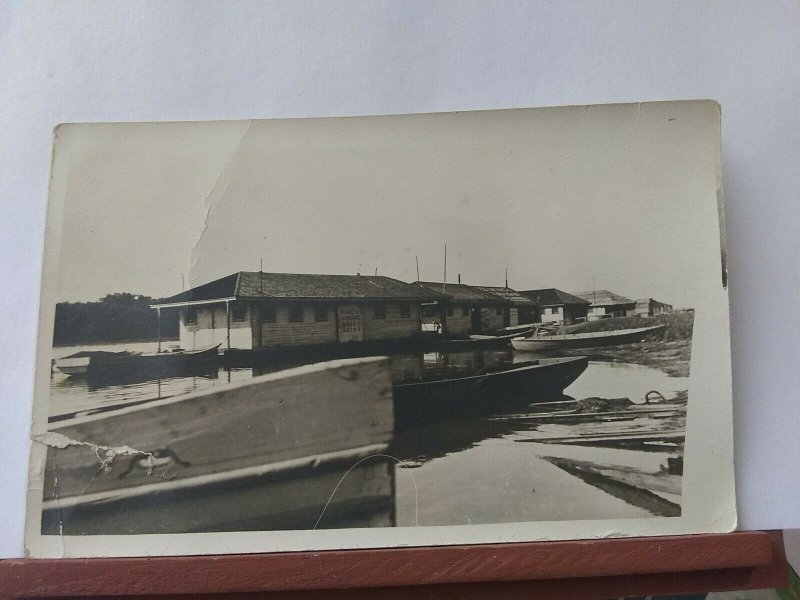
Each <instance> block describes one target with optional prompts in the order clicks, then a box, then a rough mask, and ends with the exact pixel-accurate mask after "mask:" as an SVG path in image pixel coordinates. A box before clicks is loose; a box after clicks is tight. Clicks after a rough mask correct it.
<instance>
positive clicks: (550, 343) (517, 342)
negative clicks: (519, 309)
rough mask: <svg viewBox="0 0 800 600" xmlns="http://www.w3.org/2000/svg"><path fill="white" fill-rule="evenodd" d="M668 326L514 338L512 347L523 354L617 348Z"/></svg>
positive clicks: (640, 339) (639, 340)
mask: <svg viewBox="0 0 800 600" xmlns="http://www.w3.org/2000/svg"><path fill="white" fill-rule="evenodd" d="M665 327H666V325H654V326H653V327H638V328H636V329H618V330H616V331H597V332H595V333H568V334H562V335H557V334H553V335H534V336H531V337H514V338H512V339H511V345H512V346H513V347H514V350H519V351H521V352H537V351H539V350H561V349H565V348H594V347H598V346H617V345H619V344H632V343H635V342H641V341H642V340H643V339H644V338H646V337H647V336H649V335H653V334H656V333H660V332H662V331H663V330H664V328H665Z"/></svg>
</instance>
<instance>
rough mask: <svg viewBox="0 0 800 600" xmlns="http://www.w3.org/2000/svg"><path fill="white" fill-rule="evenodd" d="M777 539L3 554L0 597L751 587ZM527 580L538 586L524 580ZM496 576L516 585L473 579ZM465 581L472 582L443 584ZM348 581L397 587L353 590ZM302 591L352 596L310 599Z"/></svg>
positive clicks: (594, 593) (770, 570)
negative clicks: (34, 556) (85, 555)
mask: <svg viewBox="0 0 800 600" xmlns="http://www.w3.org/2000/svg"><path fill="white" fill-rule="evenodd" d="M782 539H783V538H782V535H781V533H780V532H759V531H756V532H739V533H731V534H707V535H688V536H671V537H652V538H623V539H606V540H579V541H563V542H531V543H516V544H486V545H472V546H442V547H427V548H392V549H377V550H347V551H327V552H294V553H275V554H248V555H238V556H184V557H163V558H122V559H53V560H6V561H0V597H56V596H62V597H63V596H73V597H75V596H90V595H99V594H103V595H124V594H134V593H135V594H140V595H158V594H200V593H203V594H233V593H243V592H282V591H288V590H305V592H303V594H302V596H300V595H286V594H279V595H275V594H271V595H265V596H263V597H265V598H282V597H286V598H294V597H297V598H299V597H303V598H311V597H318V598H327V597H331V598H343V597H345V596H346V597H348V598H361V597H363V598H368V597H369V598H376V597H384V598H389V597H398V598H399V597H400V594H399V593H398V590H401V591H402V594H403V595H402V597H403V598H408V597H420V598H422V597H439V598H442V597H453V598H455V597H460V598H467V597H475V598H477V597H487V594H489V595H491V596H492V597H498V598H499V597H503V598H511V597H522V593H523V592H525V593H528V594H530V593H531V590H537V589H538V590H539V591H540V592H541V594H538V593H537V595H536V596H535V597H537V598H555V597H566V598H571V599H574V598H587V599H588V598H608V597H613V596H628V595H634V594H651V593H668V592H678V591H680V592H691V591H701V590H704V589H708V586H711V588H712V589H749V588H753V587H768V586H770V585H780V584H781V583H783V582H785V575H784V573H783V570H782V569H784V568H785V557H784V555H783V548H782V544H783V541H782ZM573 578H577V579H573ZM531 580H539V582H538V583H536V584H529V583H519V582H525V581H528V582H530V581H531ZM565 580H569V582H567V583H565ZM493 581H501V582H517V583H506V584H505V585H500V586H499V587H494V586H493V585H489V584H487V583H484V584H483V585H480V582H493ZM467 582H471V583H473V584H475V583H479V585H472V586H453V587H450V588H448V587H447V585H445V584H461V583H467ZM723 585H724V586H725V587H720V586H723ZM397 586H415V587H412V588H398V587H397ZM419 586H421V587H419ZM426 586H427V587H426ZM348 588H384V590H385V589H386V588H395V589H394V590H389V591H376V590H374V589H370V590H366V589H365V590H362V591H361V592H360V593H357V592H355V591H353V590H351V589H348ZM448 589H449V590H450V591H451V592H452V594H450V595H448ZM307 590H347V592H346V594H345V593H344V592H343V593H340V594H338V595H337V594H332V595H331V594H328V595H324V594H323V595H319V594H312V595H310V594H309V592H307ZM409 590H413V591H415V593H414V594H413V596H409ZM564 592H569V593H564ZM562 593H564V594H563V595H562ZM443 594H444V595H443ZM527 597H531V596H527Z"/></svg>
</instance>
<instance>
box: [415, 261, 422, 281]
mask: <svg viewBox="0 0 800 600" xmlns="http://www.w3.org/2000/svg"><path fill="white" fill-rule="evenodd" d="M414 258H415V259H416V261H417V283H419V282H420V281H421V280H420V278H419V256H415V257H414Z"/></svg>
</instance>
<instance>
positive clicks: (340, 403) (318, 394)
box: [44, 358, 394, 521]
mask: <svg viewBox="0 0 800 600" xmlns="http://www.w3.org/2000/svg"><path fill="white" fill-rule="evenodd" d="M320 413H324V414H326V415H328V417H327V418H326V419H322V420H320V419H318V418H316V416H317V415H319V414H320ZM393 426H394V418H393V402H392V388H391V379H390V372H389V366H388V360H387V359H381V358H362V359H349V360H339V361H331V362H328V363H322V364H317V365H307V366H305V367H299V368H297V369H290V370H288V371H283V372H280V373H273V374H270V375H264V376H261V377H258V378H254V379H252V380H249V381H247V382H245V383H237V384H229V385H226V386H222V387H219V388H212V389H209V390H203V391H200V392H195V393H192V394H187V395H184V396H180V397H175V398H168V399H165V400H160V401H156V402H153V403H149V404H144V405H139V406H135V407H130V408H127V409H122V410H119V411H114V412H111V413H105V414H101V415H92V416H86V417H78V418H75V419H72V420H70V421H67V422H63V423H59V424H58V425H57V426H54V427H52V428H51V431H52V432H54V433H55V434H60V435H62V436H66V438H69V439H70V440H76V441H78V442H86V443H88V444H97V445H100V446H110V447H120V446H129V447H131V448H135V449H136V450H138V451H142V452H150V453H156V455H157V456H161V457H165V456H166V457H171V458H168V459H163V458H162V459H157V462H156V463H155V467H154V469H153V471H152V472H150V473H148V469H149V466H148V465H150V464H151V463H149V462H148V459H147V458H146V456H144V455H141V454H134V455H119V456H117V457H116V459H115V460H114V461H113V464H112V466H111V468H110V469H109V470H108V471H103V470H99V469H98V457H97V454H96V453H95V451H94V450H93V449H92V448H91V447H89V446H86V445H69V446H66V447H63V448H55V447H51V448H49V449H48V453H47V462H46V468H45V481H44V499H45V501H46V504H45V507H46V508H48V507H49V505H48V503H47V501H48V500H49V501H52V502H51V504H53V506H52V507H50V508H48V510H53V511H60V512H59V516H60V517H61V519H62V521H63V520H64V519H68V515H67V513H66V512H65V510H66V509H67V508H69V507H70V506H73V508H75V507H77V508H78V509H81V508H83V509H84V510H85V509H86V506H89V508H90V510H94V509H97V510H101V509H102V505H103V503H104V502H105V503H108V502H113V501H115V500H119V497H120V496H124V494H125V491H126V490H135V491H136V493H138V494H145V493H147V494H151V495H152V494H159V493H164V492H169V491H174V490H173V488H175V487H180V489H185V488H186V487H187V486H190V485H192V484H193V482H195V481H197V482H202V485H208V484H209V480H212V481H215V478H219V477H228V478H229V479H230V477H232V476H233V475H232V473H233V474H235V473H239V472H241V470H242V469H245V470H246V469H251V468H253V467H259V468H260V467H262V466H263V465H276V464H280V463H282V462H283V463H287V461H288V463H289V464H291V465H294V463H292V461H295V462H298V461H299V463H298V464H299V465H301V466H302V465H305V464H306V463H308V464H312V465H313V464H314V463H315V461H320V460H323V459H324V460H327V458H326V457H332V456H334V457H335V456H339V455H344V454H346V455H347V456H350V455H351V454H354V453H355V454H358V453H359V452H362V453H364V452H366V453H367V454H371V453H375V452H376V450H375V447H376V446H385V444H386V443H388V442H389V440H390V439H391V435H392V431H393ZM60 439H63V438H60ZM340 458H341V457H340ZM349 465H352V460H350V462H349ZM286 468H289V467H288V466H287V467H286ZM294 468H297V465H294ZM56 475H57V478H56ZM229 483H230V482H229ZM197 485H198V486H199V485H201V483H198V484H197ZM100 496H102V497H100ZM168 512H169V511H167V513H168ZM167 516H168V515H167Z"/></svg>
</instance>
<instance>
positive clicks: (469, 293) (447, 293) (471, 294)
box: [414, 281, 505, 304]
mask: <svg viewBox="0 0 800 600" xmlns="http://www.w3.org/2000/svg"><path fill="white" fill-rule="evenodd" d="M414 285H419V286H421V287H422V288H424V289H426V290H428V291H431V292H435V293H438V294H439V295H440V296H441V295H442V294H444V297H447V298H449V299H450V300H452V301H453V302H469V303H472V304H499V303H501V302H505V299H504V298H499V297H498V296H495V295H494V294H490V293H489V292H484V291H482V290H481V289H480V288H478V287H476V286H474V285H467V284H465V283H448V284H443V283H442V282H441V281H417V282H415V284H414ZM443 289H444V292H442V290H443ZM504 289H505V288H504Z"/></svg>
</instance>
